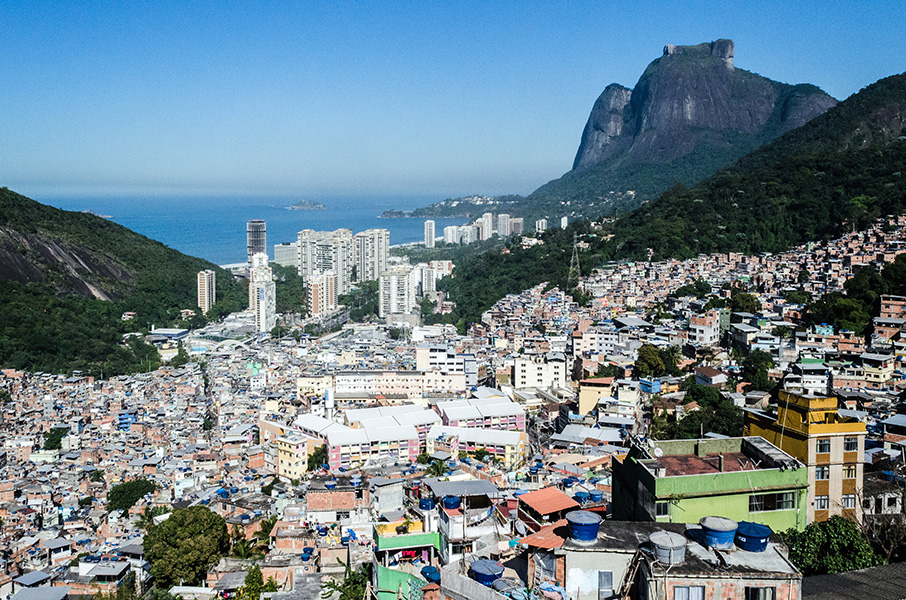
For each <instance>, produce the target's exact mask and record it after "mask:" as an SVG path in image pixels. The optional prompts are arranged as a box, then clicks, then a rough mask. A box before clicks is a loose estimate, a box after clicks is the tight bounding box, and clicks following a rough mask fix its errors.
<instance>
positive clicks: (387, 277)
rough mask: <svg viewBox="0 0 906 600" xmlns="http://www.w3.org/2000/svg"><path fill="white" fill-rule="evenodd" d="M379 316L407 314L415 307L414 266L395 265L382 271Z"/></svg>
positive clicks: (379, 288) (379, 287)
mask: <svg viewBox="0 0 906 600" xmlns="http://www.w3.org/2000/svg"><path fill="white" fill-rule="evenodd" d="M378 290H379V291H378V293H379V303H378V316H380V317H386V316H387V315H398V314H406V313H409V312H410V311H412V309H413V308H415V292H416V288H415V281H414V277H413V276H412V267H411V266H409V265H402V266H395V267H391V268H389V269H387V270H386V271H384V272H383V273H381V278H380V283H379V286H378Z"/></svg>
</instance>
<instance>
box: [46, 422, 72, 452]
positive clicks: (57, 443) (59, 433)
mask: <svg viewBox="0 0 906 600" xmlns="http://www.w3.org/2000/svg"><path fill="white" fill-rule="evenodd" d="M67 433H69V428H68V427H53V428H52V429H51V430H50V431H48V432H47V433H46V434H44V449H45V450H59V449H60V448H62V447H63V438H64V437H66V434H67Z"/></svg>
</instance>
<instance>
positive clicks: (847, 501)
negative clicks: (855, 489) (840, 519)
mask: <svg viewBox="0 0 906 600" xmlns="http://www.w3.org/2000/svg"><path fill="white" fill-rule="evenodd" d="M855 507H856V495H855V494H843V508H855Z"/></svg>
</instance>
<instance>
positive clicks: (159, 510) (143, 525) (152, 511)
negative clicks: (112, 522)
mask: <svg viewBox="0 0 906 600" xmlns="http://www.w3.org/2000/svg"><path fill="white" fill-rule="evenodd" d="M168 512H170V508H169V507H167V506H160V505H158V506H155V507H154V508H152V507H150V506H146V507H145V509H144V510H143V511H142V516H141V517H140V518H139V520H138V522H137V523H136V526H137V527H138V528H139V529H144V530H146V531H147V530H149V529H151V528H152V527H154V517H159V516H161V515H165V514H167V513H168Z"/></svg>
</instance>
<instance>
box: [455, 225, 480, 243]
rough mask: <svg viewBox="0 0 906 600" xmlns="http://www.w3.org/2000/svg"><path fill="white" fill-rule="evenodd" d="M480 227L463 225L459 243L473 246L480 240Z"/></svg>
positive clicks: (460, 230) (460, 229)
mask: <svg viewBox="0 0 906 600" xmlns="http://www.w3.org/2000/svg"><path fill="white" fill-rule="evenodd" d="M478 229H479V228H478V227H476V226H475V225H462V226H461V227H460V228H459V241H460V243H462V244H471V243H472V242H474V241H476V240H478V235H477V234H478Z"/></svg>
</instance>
